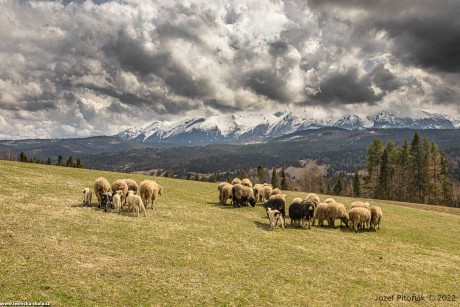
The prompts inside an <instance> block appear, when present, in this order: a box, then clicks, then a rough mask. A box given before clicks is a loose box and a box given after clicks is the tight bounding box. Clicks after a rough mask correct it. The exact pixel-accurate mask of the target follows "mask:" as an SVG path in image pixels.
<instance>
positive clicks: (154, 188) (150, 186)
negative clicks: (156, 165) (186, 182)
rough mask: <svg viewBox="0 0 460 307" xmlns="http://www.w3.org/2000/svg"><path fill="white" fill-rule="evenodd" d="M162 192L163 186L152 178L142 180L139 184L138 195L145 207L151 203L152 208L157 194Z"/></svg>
mask: <svg viewBox="0 0 460 307" xmlns="http://www.w3.org/2000/svg"><path fill="white" fill-rule="evenodd" d="M160 193H161V194H162V193H163V188H162V187H161V188H160V186H159V185H158V183H157V182H156V181H154V180H144V181H142V182H141V184H140V185H139V195H140V196H141V198H142V203H143V204H145V209H147V208H148V207H149V204H151V207H152V210H153V202H154V201H155V199H156V198H157V196H158V195H161V194H160Z"/></svg>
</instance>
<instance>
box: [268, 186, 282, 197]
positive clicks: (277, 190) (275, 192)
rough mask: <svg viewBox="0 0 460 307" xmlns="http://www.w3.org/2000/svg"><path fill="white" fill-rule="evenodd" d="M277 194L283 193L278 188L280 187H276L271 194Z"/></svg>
mask: <svg viewBox="0 0 460 307" xmlns="http://www.w3.org/2000/svg"><path fill="white" fill-rule="evenodd" d="M276 194H281V190H280V189H278V188H274V189H273V190H272V194H271V195H276ZM271 195H270V196H271Z"/></svg>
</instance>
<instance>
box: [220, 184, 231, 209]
mask: <svg viewBox="0 0 460 307" xmlns="http://www.w3.org/2000/svg"><path fill="white" fill-rule="evenodd" d="M232 189H233V186H232V185H231V184H229V183H228V184H226V185H225V186H224V187H223V188H222V192H221V194H222V195H221V197H220V203H221V204H222V205H226V204H227V199H229V198H230V199H232V197H233V195H232Z"/></svg>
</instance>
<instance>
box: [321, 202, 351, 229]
mask: <svg viewBox="0 0 460 307" xmlns="http://www.w3.org/2000/svg"><path fill="white" fill-rule="evenodd" d="M326 217H327V222H328V224H329V227H332V228H335V225H334V222H335V220H336V219H340V227H342V223H345V226H346V225H348V214H347V210H345V206H344V205H343V204H341V203H329V204H328V205H327V208H326Z"/></svg>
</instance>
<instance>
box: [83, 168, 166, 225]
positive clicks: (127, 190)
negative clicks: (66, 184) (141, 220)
mask: <svg viewBox="0 0 460 307" xmlns="http://www.w3.org/2000/svg"><path fill="white" fill-rule="evenodd" d="M94 194H96V197H97V202H98V208H99V209H101V210H104V211H105V212H107V209H115V212H117V213H120V211H121V210H122V209H123V207H124V206H127V207H128V212H129V211H131V212H134V211H136V213H137V216H138V217H139V212H142V213H144V216H146V212H145V209H147V208H148V206H149V204H150V206H151V207H152V209H153V202H154V201H155V199H156V198H157V196H158V195H162V194H163V187H162V186H161V185H159V184H158V183H157V182H156V181H153V180H144V181H142V182H141V184H140V185H139V186H138V185H137V183H136V181H134V180H132V179H117V180H115V181H114V182H113V183H112V185H110V183H109V182H108V181H107V179H105V178H104V177H99V178H97V179H96V180H95V181H94ZM91 200H92V192H91V189H90V188H85V189H83V206H91Z"/></svg>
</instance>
